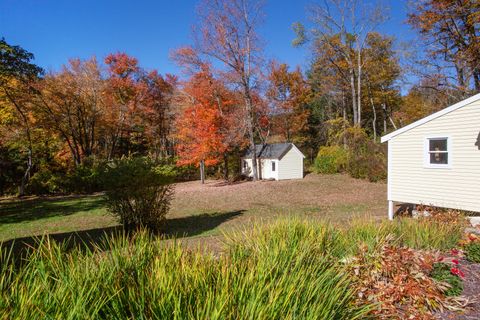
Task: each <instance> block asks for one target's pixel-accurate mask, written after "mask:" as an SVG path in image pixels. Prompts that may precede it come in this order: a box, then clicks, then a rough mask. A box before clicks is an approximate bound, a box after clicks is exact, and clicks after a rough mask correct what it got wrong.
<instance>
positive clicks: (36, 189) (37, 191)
mask: <svg viewBox="0 0 480 320" xmlns="http://www.w3.org/2000/svg"><path fill="white" fill-rule="evenodd" d="M63 182H64V180H63V179H62V177H61V176H60V175H59V174H57V173H56V172H52V171H51V170H50V169H49V168H46V167H41V168H40V169H39V170H38V171H37V172H35V173H34V174H33V175H32V177H31V178H30V180H29V181H28V184H27V188H26V191H27V193H28V194H34V195H46V194H54V193H65V188H64V185H63Z"/></svg>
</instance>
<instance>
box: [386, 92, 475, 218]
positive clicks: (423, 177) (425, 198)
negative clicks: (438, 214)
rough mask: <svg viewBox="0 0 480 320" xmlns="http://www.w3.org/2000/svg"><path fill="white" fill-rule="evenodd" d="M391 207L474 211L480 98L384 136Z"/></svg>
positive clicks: (449, 108) (389, 212)
mask: <svg viewBox="0 0 480 320" xmlns="http://www.w3.org/2000/svg"><path fill="white" fill-rule="evenodd" d="M382 142H388V191H387V193H388V195H387V198H388V204H389V205H388V217H389V219H393V202H394V201H395V202H403V203H410V204H423V205H431V206H436V207H443V208H451V209H459V210H466V211H477V212H480V94H477V95H475V96H473V97H470V98H468V99H466V100H463V101H461V102H459V103H457V104H454V105H452V106H450V107H448V108H445V109H443V110H441V111H439V112H436V113H434V114H432V115H430V116H428V117H426V118H423V119H421V120H418V121H416V122H414V123H412V124H410V125H408V126H405V127H403V128H401V129H398V130H396V131H394V132H392V133H390V134H388V135H386V136H384V137H382Z"/></svg>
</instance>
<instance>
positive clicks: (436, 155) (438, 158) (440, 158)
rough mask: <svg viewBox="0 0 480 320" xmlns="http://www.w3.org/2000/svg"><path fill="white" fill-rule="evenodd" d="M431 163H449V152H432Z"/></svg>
mask: <svg viewBox="0 0 480 320" xmlns="http://www.w3.org/2000/svg"><path fill="white" fill-rule="evenodd" d="M430 163H431V164H448V153H440V152H432V153H430Z"/></svg>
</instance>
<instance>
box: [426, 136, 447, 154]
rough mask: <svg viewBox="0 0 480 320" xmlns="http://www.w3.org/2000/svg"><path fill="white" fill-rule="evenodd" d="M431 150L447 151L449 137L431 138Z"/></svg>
mask: <svg viewBox="0 0 480 320" xmlns="http://www.w3.org/2000/svg"><path fill="white" fill-rule="evenodd" d="M429 142H430V151H447V139H430V141H429Z"/></svg>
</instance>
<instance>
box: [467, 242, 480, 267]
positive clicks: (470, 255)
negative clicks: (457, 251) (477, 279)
mask: <svg viewBox="0 0 480 320" xmlns="http://www.w3.org/2000/svg"><path fill="white" fill-rule="evenodd" d="M465 257H466V258H467V260H468V261H471V262H475V263H480V242H479V241H476V242H471V243H469V244H467V245H466V246H465Z"/></svg>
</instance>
